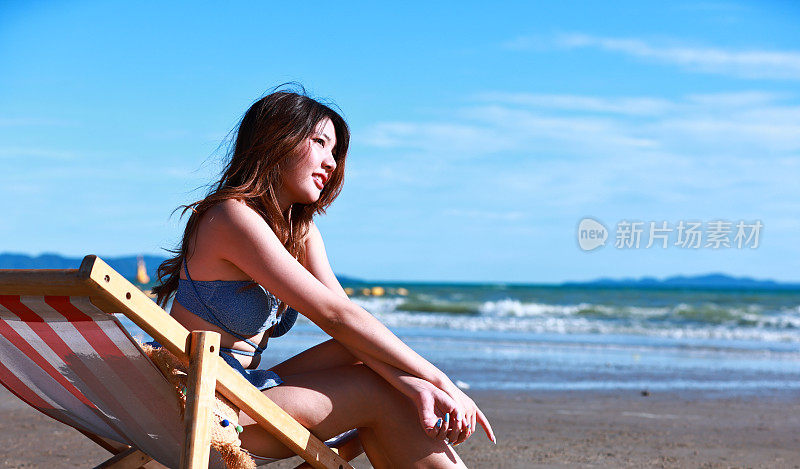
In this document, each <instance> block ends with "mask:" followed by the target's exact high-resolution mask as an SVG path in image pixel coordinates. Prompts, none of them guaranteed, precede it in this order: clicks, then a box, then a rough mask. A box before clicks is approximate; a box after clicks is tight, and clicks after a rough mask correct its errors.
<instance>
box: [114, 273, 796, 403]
mask: <svg viewBox="0 0 800 469" xmlns="http://www.w3.org/2000/svg"><path fill="white" fill-rule="evenodd" d="M345 286H346V285H345ZM352 286H353V287H354V288H355V290H356V293H355V294H353V295H351V299H352V300H353V301H354V302H356V303H357V304H359V305H360V306H362V307H363V308H364V309H366V310H367V311H369V312H371V313H373V314H374V315H375V316H376V317H377V318H378V319H379V320H380V321H382V322H383V323H384V324H386V325H387V326H388V327H389V328H390V329H391V330H392V331H394V332H395V334H397V335H398V336H400V337H401V338H402V339H403V340H404V341H405V342H406V343H408V344H409V345H410V346H411V347H412V348H413V349H414V350H416V351H417V352H418V353H420V354H421V355H423V356H424V357H426V358H428V359H429V360H430V361H432V362H433V363H434V364H436V365H437V366H438V367H440V368H441V369H442V370H443V371H445V372H446V373H447V374H448V375H449V376H450V377H451V378H452V379H453V380H454V381H458V382H459V384H460V385H462V386H464V387H469V388H472V389H489V390H491V389H495V390H511V391H537V390H543V391H552V390H636V391H641V390H648V391H660V390H671V391H680V390H701V391H708V392H720V393H724V394H726V395H730V394H752V393H770V392H776V391H780V392H786V391H788V392H790V393H792V392H797V393H798V396H800V291H767V290H763V291H756V290H751V291H730V290H668V289H641V288H590V287H553V286H520V285H497V284H494V285H492V284H488V285H453V284H391V285H390V284H382V285H380V286H382V287H384V288H385V290H386V292H387V293H386V294H385V295H383V296H372V295H369V296H366V295H362V294H361V293H360V291H361V288H363V285H352ZM400 287H402V288H405V289H406V290H407V291H408V293H407V294H406V295H398V294H397V293H396V291H397V288H400ZM127 326H129V327H130V328H131V330H132V331H133V332H134V334H138V335H141V331H138V330H137V329H136V328H135V326H133V325H132V324H130V323H127ZM326 339H327V336H326V335H325V334H324V333H323V332H322V331H321V330H320V329H319V328H317V327H316V326H315V325H314V324H313V323H311V322H310V321H308V320H307V319H304V318H301V319H300V320H299V321H298V323H297V324H296V325H295V327H294V328H293V329H292V331H291V332H290V333H289V334H287V335H286V336H284V337H280V338H276V339H274V340H271V341H270V343H269V347H268V352H266V354H265V361H264V364H263V366H269V365H271V364H274V363H278V362H280V361H282V360H284V359H286V358H289V357H291V356H292V355H294V354H296V353H298V352H300V351H302V350H304V349H305V348H308V347H310V346H313V345H315V344H317V343H320V342H322V341H323V340H326Z"/></svg>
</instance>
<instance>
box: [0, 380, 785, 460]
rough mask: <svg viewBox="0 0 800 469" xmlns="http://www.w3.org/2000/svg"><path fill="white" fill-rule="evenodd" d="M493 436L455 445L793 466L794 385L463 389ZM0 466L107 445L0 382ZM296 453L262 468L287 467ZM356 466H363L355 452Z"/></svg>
mask: <svg viewBox="0 0 800 469" xmlns="http://www.w3.org/2000/svg"><path fill="white" fill-rule="evenodd" d="M470 394H471V395H472V396H473V397H474V399H475V401H476V402H477V403H478V404H479V406H480V407H481V408H482V409H483V410H484V412H485V413H486V414H487V416H488V417H489V418H490V420H491V422H492V425H493V426H494V428H495V433H496V435H497V438H498V444H497V445H496V446H495V445H493V444H491V443H489V442H488V440H487V439H486V438H485V437H483V436H482V435H477V434H476V435H475V436H473V437H472V438H471V439H470V440H469V441H467V442H465V443H464V444H462V445H460V446H459V447H458V452H459V454H460V455H461V457H462V458H463V459H464V461H465V462H466V463H467V465H468V466H469V467H477V468H496V467H501V468H536V467H703V468H717V467H719V468H728V467H763V468H784V467H785V468H800V395H798V393H797V391H786V392H777V393H776V392H770V393H769V394H762V395H746V396H720V395H714V394H710V393H704V392H698V391H692V392H669V393H652V394H650V395H649V396H642V395H641V393H639V392H631V391H620V392H610V391H609V392H587V391H574V392H535V393H508V392H486V391H485V392H472V393H470ZM0 453H1V454H0V460H2V467H24V468H39V467H46V468H48V469H56V468H62V467H63V468H67V467H76V466H77V467H92V466H94V465H96V464H99V463H100V462H102V461H103V460H105V459H106V458H107V457H108V456H109V455H108V453H107V452H106V451H105V450H103V449H101V448H100V447H98V446H96V445H95V444H94V443H92V442H90V441H89V440H87V439H86V438H84V437H83V436H82V435H81V434H79V433H78V432H76V431H75V430H72V429H71V428H69V427H66V426H64V425H62V424H60V423H58V422H55V421H53V420H51V419H49V418H47V417H45V416H44V415H42V414H40V413H39V412H37V411H35V410H33V409H31V408H29V407H27V406H26V405H25V404H23V403H22V402H21V401H19V400H17V399H16V398H15V397H14V396H13V395H11V394H10V393H9V392H8V391H6V390H5V389H4V388H0ZM296 464H297V460H296V459H292V460H287V461H282V462H280V463H277V464H273V465H270V466H267V467H273V468H289V467H294V466H295V465H296ZM354 466H355V467H359V468H361V467H370V466H369V462H368V461H367V460H366V458H365V457H364V456H363V455H362V456H359V457H358V458H357V459H356V460H355V461H354Z"/></svg>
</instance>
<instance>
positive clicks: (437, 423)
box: [433, 419, 442, 428]
mask: <svg viewBox="0 0 800 469" xmlns="http://www.w3.org/2000/svg"><path fill="white" fill-rule="evenodd" d="M441 426H442V419H439V420H438V421H437V422H436V425H435V426H434V427H433V428H439V427H441Z"/></svg>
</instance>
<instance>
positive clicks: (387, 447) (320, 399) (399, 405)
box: [240, 365, 464, 467]
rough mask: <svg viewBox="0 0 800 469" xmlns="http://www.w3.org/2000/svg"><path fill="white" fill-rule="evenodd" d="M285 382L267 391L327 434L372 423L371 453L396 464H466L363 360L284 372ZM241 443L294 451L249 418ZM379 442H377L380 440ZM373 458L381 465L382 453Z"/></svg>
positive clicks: (273, 451) (273, 452)
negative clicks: (432, 434) (427, 429)
mask: <svg viewBox="0 0 800 469" xmlns="http://www.w3.org/2000/svg"><path fill="white" fill-rule="evenodd" d="M281 378H282V379H283V380H284V384H282V385H280V386H277V387H274V388H270V389H267V390H265V391H264V394H266V395H267V396H268V397H269V398H270V399H272V400H273V401H274V402H275V403H276V404H277V405H278V406H280V407H281V408H283V409H284V410H285V411H286V412H288V413H289V415H291V416H292V417H294V418H295V419H297V420H298V421H299V422H300V423H301V424H303V425H304V426H305V427H307V428H308V429H309V430H311V432H312V433H314V435H316V436H317V437H318V438H320V439H322V440H325V439H328V438H331V437H333V436H335V435H338V434H340V433H342V432H344V431H346V430H349V429H351V428H367V432H366V434H365V436H366V438H363V439H362V443H363V444H364V446H365V451H366V452H367V456H368V457H369V456H370V455H373V456H375V455H376V454H383V455H384V456H385V458H386V460H388V461H390V462H391V464H392V465H393V466H396V467H464V465H463V463H462V462H461V460H460V459H459V458H458V455H456V453H455V451H453V449H452V448H451V447H449V446H448V445H447V444H445V443H444V442H443V441H441V440H434V439H431V438H430V437H428V436H427V435H426V434H425V433H424V432H423V430H422V427H421V425H420V423H419V421H418V417H417V411H416V409H414V407H413V404H412V403H411V401H410V400H409V399H407V398H406V397H405V396H403V395H402V394H400V393H399V392H398V391H397V390H396V389H394V388H393V387H392V386H391V385H389V384H388V383H387V382H386V381H385V380H384V379H383V378H381V377H380V376H379V375H377V374H376V373H375V372H373V371H372V370H371V369H369V368H368V367H367V366H364V365H350V366H340V367H338V368H332V369H324V370H317V371H311V372H308V373H303V374H296V375H291V376H282V377H281ZM240 423H241V424H242V426H244V428H245V430H244V432H242V434H241V438H242V446H243V447H244V448H246V449H248V450H249V451H252V452H253V453H255V454H259V455H263V456H272V457H287V456H291V455H292V452H291V451H289V450H288V449H287V448H285V447H284V446H283V445H282V444H281V443H280V442H279V441H278V440H277V439H275V438H274V437H272V436H271V435H270V434H269V433H267V432H266V431H265V430H263V429H262V428H260V427H259V426H258V425H255V424H254V422H253V421H252V420H251V419H249V418H247V417H244V416H243V417H242V418H240ZM376 445H377V446H378V448H375V446H376ZM370 461H371V462H372V463H373V465H376V467H379V465H380V464H381V462H380V461H379V460H377V458H371V459H370Z"/></svg>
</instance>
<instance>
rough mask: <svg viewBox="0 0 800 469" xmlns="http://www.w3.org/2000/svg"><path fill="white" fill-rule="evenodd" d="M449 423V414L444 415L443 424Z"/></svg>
mask: <svg viewBox="0 0 800 469" xmlns="http://www.w3.org/2000/svg"><path fill="white" fill-rule="evenodd" d="M449 421H450V414H444V423H447V422H449Z"/></svg>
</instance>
